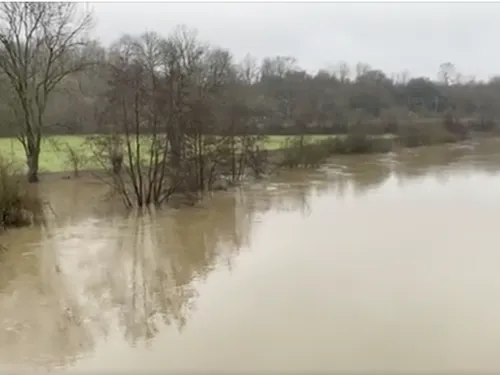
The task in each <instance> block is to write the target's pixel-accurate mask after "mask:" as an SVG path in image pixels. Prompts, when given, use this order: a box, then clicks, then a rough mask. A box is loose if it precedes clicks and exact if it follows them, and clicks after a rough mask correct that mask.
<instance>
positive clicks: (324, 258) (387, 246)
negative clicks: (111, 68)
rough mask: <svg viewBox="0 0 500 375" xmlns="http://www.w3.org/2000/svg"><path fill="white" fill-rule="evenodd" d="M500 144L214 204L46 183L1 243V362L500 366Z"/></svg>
mask: <svg viewBox="0 0 500 375" xmlns="http://www.w3.org/2000/svg"><path fill="white" fill-rule="evenodd" d="M499 172H500V142H498V141H482V142H480V143H474V144H469V145H461V146H457V145H453V146H439V147H431V148H422V149H415V150H406V151H402V152H400V153H397V154H391V155H383V156H360V157H353V156H350V157H342V158H336V159H332V160H331V161H330V162H329V163H328V165H326V166H325V167H323V168H321V169H320V170H317V171H295V172H292V171H288V172H283V173H281V174H280V175H279V176H277V177H274V178H272V179H271V180H269V181H263V182H259V183H258V184H253V185H249V186H245V187H242V188H240V189H238V190H236V191H231V192H224V193H220V194H219V193H218V194H215V195H214V197H212V198H211V199H209V200H207V201H206V202H205V203H203V204H202V205H200V206H199V207H189V208H182V209H171V210H168V211H162V212H157V213H155V214H151V215H149V216H143V217H140V218H137V216H134V215H129V216H124V215H122V214H117V213H116V212H115V213H114V214H113V211H112V210H111V208H109V207H107V203H106V201H104V200H103V198H102V196H103V192H104V191H103V190H102V187H100V186H99V185H97V184H92V183H89V182H85V181H81V180H54V179H53V180H51V181H46V182H44V183H42V184H41V186H40V193H41V194H43V195H44V196H45V197H46V198H47V199H48V200H49V201H50V202H51V207H52V209H53V211H54V213H53V214H52V216H53V218H52V219H51V220H49V222H48V223H47V224H46V225H45V226H44V227H43V228H29V229H20V230H11V231H8V232H7V233H6V234H2V236H1V237H0V241H1V243H2V244H3V245H4V246H6V247H7V248H8V249H9V250H8V251H7V252H4V253H2V254H0V304H1V309H0V315H1V317H0V318H1V319H2V321H3V325H2V327H1V332H0V371H2V370H3V371H11V373H16V372H17V371H26V370H33V371H35V370H36V371H37V372H38V371H41V372H45V371H56V372H57V371H61V372H63V373H72V372H73V373H77V372H78V373H83V372H87V373H97V372H99V373H102V372H122V373H125V372H136V371H139V372H142V373H153V372H154V373H157V372H160V371H163V372H176V371H182V372H185V373H187V372H190V373H194V372H198V373H201V372H204V373H209V372H215V371H223V372H225V373H229V372H238V373H243V372H246V373H250V372H254V373H259V372H260V373H264V372H266V373H278V372H282V373H286V372H294V373H297V372H300V371H318V372H319V371H321V372H330V373H333V372H339V373H340V372H356V373H360V372H380V373H382V372H391V373H395V372H396V373H403V372H405V373H409V372H412V373H414V372H427V371H428V372H433V373H435V372H447V373H448V372H453V371H471V372H483V373H484V372H498V371H500V357H499V356H498V349H499V348H500V298H499V299H498V300H497V298H498V297H500V232H499V225H500V224H499V217H500V174H499Z"/></svg>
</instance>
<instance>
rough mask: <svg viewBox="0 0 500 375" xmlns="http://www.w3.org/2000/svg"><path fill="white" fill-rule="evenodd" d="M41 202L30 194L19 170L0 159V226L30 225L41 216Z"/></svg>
mask: <svg viewBox="0 0 500 375" xmlns="http://www.w3.org/2000/svg"><path fill="white" fill-rule="evenodd" d="M42 210H43V207H42V202H41V200H40V199H39V197H38V196H37V195H36V194H34V193H32V192H30V186H29V185H28V184H27V183H26V182H25V178H24V176H23V175H22V173H21V172H20V170H19V169H17V168H16V167H15V165H14V164H13V163H11V162H8V161H7V160H5V159H4V158H2V157H0V226H1V227H3V228H5V227H20V226H25V225H30V224H31V223H33V222H34V221H35V220H36V219H37V218H39V217H40V216H41V214H42Z"/></svg>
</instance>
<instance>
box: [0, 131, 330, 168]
mask: <svg viewBox="0 0 500 375" xmlns="http://www.w3.org/2000/svg"><path fill="white" fill-rule="evenodd" d="M328 137H329V136H327V135H307V136H305V138H306V140H307V141H308V142H318V141H321V140H324V139H327V138H328ZM266 138H267V139H266V140H265V141H264V142H263V145H262V147H263V148H265V149H267V150H276V149H279V148H281V147H282V146H283V144H284V143H285V140H286V139H288V138H289V137H287V136H280V135H277V136H274V135H273V136H268V137H266ZM54 143H59V144H61V145H69V146H70V147H71V148H72V149H73V150H75V151H76V152H78V153H80V154H81V156H82V158H84V159H85V158H87V159H90V156H91V155H90V152H89V150H88V149H87V148H86V147H85V136H78V135H63V136H51V137H46V138H44V139H43V140H42V151H41V154H40V172H42V173H43V172H69V171H72V167H71V163H70V162H69V161H68V153H67V152H66V151H64V147H63V150H57V149H56V147H54ZM0 154H1V156H3V157H4V158H6V159H8V160H10V161H15V162H18V163H22V164H24V160H25V159H26V156H25V154H24V149H23V146H22V145H21V143H20V142H19V141H18V140H17V139H16V138H0ZM85 168H86V169H99V168H98V167H97V166H92V165H85Z"/></svg>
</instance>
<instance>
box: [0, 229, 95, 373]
mask: <svg viewBox="0 0 500 375" xmlns="http://www.w3.org/2000/svg"><path fill="white" fill-rule="evenodd" d="M46 238H47V236H46V234H45V230H44V229H43V228H40V227H33V228H23V229H19V230H13V231H9V232H7V233H5V234H3V235H2V240H3V242H4V243H5V244H6V247H7V249H8V250H7V251H5V252H4V253H2V254H1V255H0V275H2V276H1V280H2V283H1V290H0V303H1V305H2V309H1V313H0V314H1V318H0V319H1V320H2V322H3V324H2V328H1V330H0V363H1V364H2V366H5V365H7V364H8V365H11V366H12V367H14V368H18V367H19V366H22V367H23V368H24V367H26V366H28V367H29V366H34V367H38V366H42V367H43V366H45V365H46V364H47V363H50V364H51V365H65V364H66V363H68V361H69V359H70V358H73V357H75V356H76V355H78V354H79V353H81V352H82V351H85V350H88V349H89V348H90V347H91V345H92V341H91V337H90V336H89V332H88V331H87V330H86V327H85V325H84V324H82V314H81V311H80V309H79V307H78V305H77V304H75V303H74V301H73V299H72V296H71V291H70V290H69V289H67V288H66V284H65V283H64V279H63V278H62V277H61V275H60V273H59V272H58V268H57V267H56V265H57V259H56V254H55V251H54V249H53V248H52V247H51V246H50V245H48V243H47V242H46V241H45V240H46Z"/></svg>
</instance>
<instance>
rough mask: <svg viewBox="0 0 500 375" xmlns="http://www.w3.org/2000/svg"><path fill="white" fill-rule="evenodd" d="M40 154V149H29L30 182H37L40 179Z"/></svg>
mask: <svg viewBox="0 0 500 375" xmlns="http://www.w3.org/2000/svg"><path fill="white" fill-rule="evenodd" d="M39 155H40V150H32V151H28V155H26V159H27V164H28V182H29V183H36V182H38V181H39V179H38V156H39Z"/></svg>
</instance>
